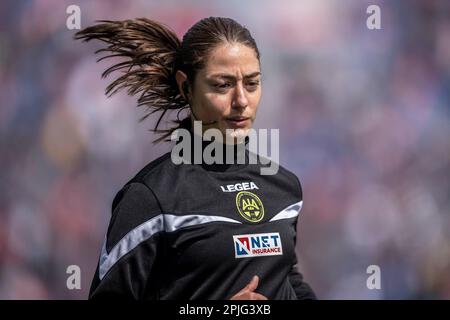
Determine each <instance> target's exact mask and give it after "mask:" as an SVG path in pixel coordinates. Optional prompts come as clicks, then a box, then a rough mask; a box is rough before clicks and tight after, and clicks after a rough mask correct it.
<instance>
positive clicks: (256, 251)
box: [233, 232, 283, 258]
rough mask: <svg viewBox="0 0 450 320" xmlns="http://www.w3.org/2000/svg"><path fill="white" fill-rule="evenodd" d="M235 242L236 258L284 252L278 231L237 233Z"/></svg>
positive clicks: (273, 254) (234, 237)
mask: <svg viewBox="0 0 450 320" xmlns="http://www.w3.org/2000/svg"><path fill="white" fill-rule="evenodd" d="M233 242H234V253H235V255H234V257H235V258H249V257H262V256H276V255H282V254H283V247H282V245H281V238H280V234H279V233H278V232H272V233H257V234H243V235H237V236H233Z"/></svg>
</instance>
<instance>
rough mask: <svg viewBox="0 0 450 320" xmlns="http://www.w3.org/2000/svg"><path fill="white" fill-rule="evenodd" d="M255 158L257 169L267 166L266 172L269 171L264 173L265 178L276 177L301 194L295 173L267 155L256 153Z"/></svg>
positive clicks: (300, 186) (298, 180) (300, 187)
mask: <svg viewBox="0 0 450 320" xmlns="http://www.w3.org/2000/svg"><path fill="white" fill-rule="evenodd" d="M254 155H255V154H254V153H253V156H254ZM257 159H258V160H257V161H258V167H259V170H260V171H261V168H267V170H266V172H268V173H270V174H266V175H265V178H266V179H276V180H278V181H280V182H281V183H283V184H284V185H288V186H289V187H290V188H291V189H292V190H299V192H300V196H302V185H301V183H300V179H299V178H298V176H297V174H295V173H294V172H292V171H291V170H289V169H287V168H286V167H284V166H282V165H280V164H279V163H278V162H276V161H273V160H271V159H269V158H267V157H264V156H261V155H259V154H258V155H257ZM269 168H270V170H269Z"/></svg>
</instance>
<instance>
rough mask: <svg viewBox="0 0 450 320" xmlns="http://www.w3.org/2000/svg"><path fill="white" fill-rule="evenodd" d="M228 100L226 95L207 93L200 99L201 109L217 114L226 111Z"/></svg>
mask: <svg viewBox="0 0 450 320" xmlns="http://www.w3.org/2000/svg"><path fill="white" fill-rule="evenodd" d="M229 105H230V101H229V98H228V96H227V95H217V94H207V95H205V96H204V97H203V99H202V106H203V109H204V110H205V111H206V110H207V112H214V113H218V114H224V113H226V111H227V109H228V107H229Z"/></svg>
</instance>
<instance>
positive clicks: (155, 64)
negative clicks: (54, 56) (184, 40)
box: [75, 18, 189, 143]
mask: <svg viewBox="0 0 450 320" xmlns="http://www.w3.org/2000/svg"><path fill="white" fill-rule="evenodd" d="M75 39H82V40H83V41H86V42H87V41H90V40H92V39H97V40H100V41H103V42H104V43H106V44H107V46H106V47H105V48H102V49H99V50H97V51H96V52H95V53H96V54H97V53H103V52H104V53H107V55H105V56H103V57H101V58H99V59H98V60H97V62H99V61H101V60H104V59H107V58H111V57H122V58H126V59H125V61H122V62H119V63H117V64H114V65H113V66H111V67H109V68H108V69H106V70H105V71H104V72H103V73H102V78H105V77H107V76H108V75H109V74H110V73H112V72H114V71H124V72H125V73H124V74H123V75H121V76H120V77H118V78H116V79H115V80H114V81H113V82H112V83H110V84H109V85H108V87H107V88H106V95H107V96H112V95H113V94H115V93H116V92H118V91H119V90H122V89H127V93H128V94H129V95H139V98H138V101H137V102H138V106H145V107H146V108H147V113H146V114H145V115H144V116H143V117H141V119H140V120H139V121H143V120H145V119H146V118H147V117H148V116H150V115H151V114H153V113H155V112H160V115H159V118H158V121H157V122H156V124H155V127H154V129H152V130H151V131H154V132H156V133H163V134H164V135H163V136H162V137H160V138H158V139H156V140H155V141H154V142H155V143H156V142H159V141H161V140H163V139H165V138H167V137H170V135H171V133H172V132H173V131H174V130H175V129H177V128H178V127H179V126H177V127H174V128H171V129H165V130H161V129H158V127H159V124H160V122H161V120H162V118H163V117H164V115H165V114H166V112H167V111H168V110H174V109H179V111H178V114H179V112H180V111H181V110H182V109H185V108H187V107H189V105H188V103H187V101H186V100H185V99H184V98H183V97H182V96H181V95H180V92H179V90H178V85H177V82H176V80H175V72H176V70H177V65H178V63H179V56H178V55H179V49H180V46H181V42H180V40H179V39H178V37H177V35H176V34H175V33H174V32H173V31H172V30H170V29H169V28H167V27H166V26H164V25H162V24H161V23H159V22H155V21H152V20H149V19H146V18H140V19H133V20H124V21H108V20H101V21H99V23H98V24H96V25H94V26H91V27H87V28H85V29H83V30H81V31H79V32H77V33H76V34H75ZM177 118H178V117H177ZM174 122H175V123H178V124H179V125H180V124H181V123H182V121H180V120H179V119H177V120H175V121H174ZM184 122H186V121H184ZM167 140H170V139H167Z"/></svg>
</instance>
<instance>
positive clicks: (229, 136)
mask: <svg viewBox="0 0 450 320" xmlns="http://www.w3.org/2000/svg"><path fill="white" fill-rule="evenodd" d="M249 130H250V128H227V130H226V131H225V137H226V139H225V143H227V140H229V141H232V143H233V144H235V143H242V142H244V139H245V137H246V136H247V135H248V132H249Z"/></svg>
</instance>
